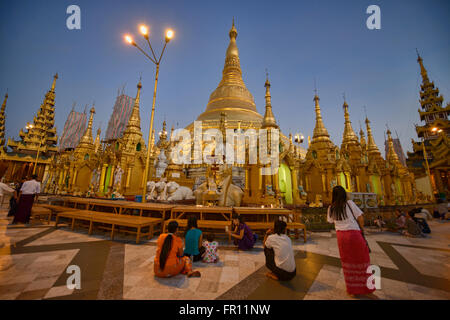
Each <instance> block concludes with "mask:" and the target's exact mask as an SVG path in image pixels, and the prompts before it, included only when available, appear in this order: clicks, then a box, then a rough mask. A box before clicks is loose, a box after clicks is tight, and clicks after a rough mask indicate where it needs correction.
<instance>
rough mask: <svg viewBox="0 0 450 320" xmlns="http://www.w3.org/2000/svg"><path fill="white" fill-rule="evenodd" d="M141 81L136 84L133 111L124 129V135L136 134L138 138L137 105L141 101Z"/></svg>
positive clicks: (139, 126) (139, 123)
mask: <svg viewBox="0 0 450 320" xmlns="http://www.w3.org/2000/svg"><path fill="white" fill-rule="evenodd" d="M141 88H142V84H141V80H139V83H138V84H137V93H136V99H135V100H134V106H133V110H132V111H131V115H130V118H129V119H128V124H127V127H126V129H125V132H124V134H125V133H136V134H138V135H140V136H142V132H141V115H140V111H139V103H140V100H141Z"/></svg>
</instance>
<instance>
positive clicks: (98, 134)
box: [94, 127, 102, 152]
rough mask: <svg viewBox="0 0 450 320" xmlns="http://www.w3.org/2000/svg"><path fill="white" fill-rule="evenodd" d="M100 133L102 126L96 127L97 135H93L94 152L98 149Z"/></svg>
mask: <svg viewBox="0 0 450 320" xmlns="http://www.w3.org/2000/svg"><path fill="white" fill-rule="evenodd" d="M101 133H102V128H100V127H99V128H98V129H97V136H96V137H95V141H94V152H97V151H98V150H99V149H100V144H101V141H100V134H101Z"/></svg>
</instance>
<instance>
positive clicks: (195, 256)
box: [0, 175, 450, 298]
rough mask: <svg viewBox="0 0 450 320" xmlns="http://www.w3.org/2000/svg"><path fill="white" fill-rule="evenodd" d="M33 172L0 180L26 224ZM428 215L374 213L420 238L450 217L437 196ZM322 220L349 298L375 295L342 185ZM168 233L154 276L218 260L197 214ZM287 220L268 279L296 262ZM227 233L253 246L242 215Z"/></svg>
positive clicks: (289, 272) (292, 272) (274, 231)
mask: <svg viewBox="0 0 450 320" xmlns="http://www.w3.org/2000/svg"><path fill="white" fill-rule="evenodd" d="M36 179H37V176H36V175H33V176H32V177H31V178H30V179H28V180H26V179H24V180H23V181H21V182H20V183H16V184H15V186H14V188H11V187H10V186H8V185H6V184H5V183H3V182H0V197H1V198H2V200H3V195H4V193H11V194H12V196H11V199H10V208H9V212H8V216H13V217H14V220H13V222H12V224H25V225H27V224H28V223H29V221H30V216H31V209H32V206H33V203H34V201H36V199H37V197H38V195H39V193H40V183H39V182H38V181H37V180H36ZM432 211H433V212H432V213H430V212H429V211H428V210H427V209H425V208H422V207H417V208H413V209H411V210H409V212H405V211H402V209H401V208H400V207H398V208H396V209H395V212H394V216H393V217H392V218H390V219H384V218H383V217H382V216H378V218H377V219H376V220H375V223H376V224H377V225H378V226H379V227H380V228H386V229H387V230H388V231H391V232H396V233H400V234H402V235H405V236H410V237H425V236H426V234H430V233H431V230H430V227H429V225H428V222H427V221H430V220H432V219H433V218H435V219H440V220H447V219H450V214H449V207H448V203H446V202H445V201H443V200H442V199H439V200H438V203H437V206H436V207H435V208H434V209H433V210H432ZM327 221H328V222H329V223H332V224H334V227H335V230H336V238H337V244H338V248H339V255H340V259H341V265H342V269H343V272H344V279H345V283H346V289H347V294H349V295H350V296H360V295H363V296H367V297H369V298H376V296H375V295H374V294H373V292H374V291H375V288H370V287H369V286H368V285H367V283H368V278H369V276H370V273H368V272H367V270H368V267H369V266H370V255H369V253H370V247H369V244H368V242H367V240H366V238H365V233H364V218H363V212H362V211H361V209H360V208H359V207H358V206H357V205H356V204H355V203H354V202H353V201H352V200H349V199H347V192H346V191H345V189H344V188H343V187H341V186H335V187H334V188H333V192H332V203H331V205H330V206H329V207H328V210H327ZM167 229H168V232H167V233H162V234H161V235H160V236H159V238H158V240H157V250H156V255H155V259H154V273H155V276H157V277H161V278H168V277H172V276H175V275H178V274H184V275H186V276H188V277H201V273H200V272H199V271H197V270H193V262H199V261H202V262H204V263H217V262H219V260H220V257H219V253H218V249H219V243H218V241H216V240H215V237H214V234H213V233H207V234H206V235H205V236H204V235H203V232H202V230H200V229H199V228H198V224H197V218H196V217H195V216H191V217H189V218H188V221H187V227H186V229H185V231H184V232H183V234H180V232H179V225H178V223H177V222H176V221H170V222H169V224H168V228H167ZM286 229H287V224H286V222H285V221H283V220H277V221H275V222H274V226H273V228H271V229H269V230H267V232H266V233H265V236H264V239H263V248H264V255H265V265H266V267H267V268H268V269H269V272H268V273H267V274H266V276H267V277H269V278H271V279H274V280H278V281H289V280H292V279H293V278H294V277H295V276H296V274H297V269H296V263H295V258H294V250H293V247H292V241H291V239H290V238H289V236H288V235H287V232H286ZM225 231H226V233H228V234H229V235H230V237H231V238H233V240H234V244H235V246H236V247H237V249H238V250H242V251H248V250H252V249H253V248H254V246H255V243H256V241H257V239H258V236H257V235H256V234H255V233H254V232H253V231H252V230H251V228H250V227H249V226H248V225H247V224H246V223H245V220H244V217H243V216H241V215H237V214H235V213H233V215H232V223H231V226H230V228H229V227H226V228H225Z"/></svg>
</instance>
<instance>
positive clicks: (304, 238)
mask: <svg viewBox="0 0 450 320" xmlns="http://www.w3.org/2000/svg"><path fill="white" fill-rule="evenodd" d="M303 240H305V243H306V228H304V229H303Z"/></svg>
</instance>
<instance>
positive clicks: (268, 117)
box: [262, 74, 278, 128]
mask: <svg viewBox="0 0 450 320" xmlns="http://www.w3.org/2000/svg"><path fill="white" fill-rule="evenodd" d="M264 87H266V96H265V98H266V112H265V114H264V119H263V122H262V128H278V125H277V122H276V120H275V116H274V115H273V112H272V102H271V95H270V81H269V75H268V74H266V83H265V84H264Z"/></svg>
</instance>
